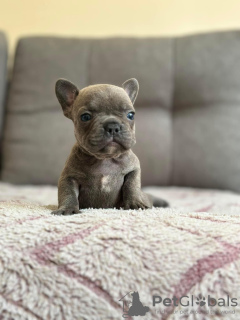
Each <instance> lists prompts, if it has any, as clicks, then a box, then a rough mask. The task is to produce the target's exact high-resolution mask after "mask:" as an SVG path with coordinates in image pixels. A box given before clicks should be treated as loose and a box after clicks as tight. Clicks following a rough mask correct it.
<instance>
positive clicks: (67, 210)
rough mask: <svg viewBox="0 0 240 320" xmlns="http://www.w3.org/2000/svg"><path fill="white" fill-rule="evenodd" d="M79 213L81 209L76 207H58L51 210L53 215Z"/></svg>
mask: <svg viewBox="0 0 240 320" xmlns="http://www.w3.org/2000/svg"><path fill="white" fill-rule="evenodd" d="M76 213H81V211H80V210H79V209H78V208H76V207H73V208H59V209H58V210H55V211H52V214H53V215H55V216H70V215H72V214H76Z"/></svg>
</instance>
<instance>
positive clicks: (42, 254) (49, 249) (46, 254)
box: [31, 224, 102, 264]
mask: <svg viewBox="0 0 240 320" xmlns="http://www.w3.org/2000/svg"><path fill="white" fill-rule="evenodd" d="M101 226H102V224H98V225H96V226H94V227H92V228H87V229H83V230H81V231H80V232H77V233H73V234H69V235H67V236H65V237H63V238H61V239H58V240H55V241H52V242H49V243H47V244H45V245H43V246H40V247H37V248H35V249H34V250H33V251H31V255H32V256H33V257H35V258H36V260H37V261H38V262H39V263H42V264H49V263H50V261H51V260H50V258H51V255H53V254H56V252H58V251H59V250H60V249H61V248H62V247H65V246H67V245H68V244H71V243H74V242H75V241H77V240H80V239H81V240H82V239H84V238H85V237H87V236H89V235H90V234H91V233H92V232H93V231H95V230H97V229H98V228H100V227H101Z"/></svg>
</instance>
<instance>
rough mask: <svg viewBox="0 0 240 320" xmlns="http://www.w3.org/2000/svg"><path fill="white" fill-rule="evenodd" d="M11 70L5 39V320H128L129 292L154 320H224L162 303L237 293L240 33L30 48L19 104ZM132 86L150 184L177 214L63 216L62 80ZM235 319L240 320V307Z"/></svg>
mask: <svg viewBox="0 0 240 320" xmlns="http://www.w3.org/2000/svg"><path fill="white" fill-rule="evenodd" d="M6 65H7V44H6V40H5V37H4V35H3V34H0V121H1V123H0V130H1V131H0V138H1V150H0V155H1V182H0V209H1V210H2V215H1V211H0V224H1V226H2V230H3V231H2V237H1V236H0V249H1V252H2V253H1V254H0V275H1V277H2V278H1V279H3V280H2V282H0V314H1V315H2V318H1V317H0V318H1V319H10V318H11V319H12V318H13V319H104V320H105V319H107V318H108V319H120V318H121V317H122V314H125V316H126V310H123V311H122V302H121V301H120V300H119V299H120V298H121V297H122V296H124V295H125V294H127V292H129V291H139V293H140V295H141V300H142V302H143V303H144V304H145V305H148V306H149V307H150V311H149V312H148V314H147V315H146V316H149V317H150V316H151V319H186V318H189V319H220V318H222V317H225V315H224V314H223V313H222V309H221V306H218V305H216V307H215V306H214V307H215V309H214V307H213V306H211V305H210V309H211V310H213V309H214V310H213V311H216V313H215V315H212V316H210V315H209V313H208V310H209V309H204V308H205V307H204V308H203V309H201V308H200V307H201V306H198V307H199V308H200V311H202V313H201V312H200V311H199V313H198V314H197V315H196V314H195V315H194V313H191V311H194V310H195V309H194V307H193V306H192V307H190V306H189V307H187V311H188V314H187V315H186V308H185V309H184V306H179V309H178V314H177V315H176V314H174V311H175V310H176V307H175V306H173V305H171V306H168V307H167V308H165V309H166V310H167V311H166V312H160V311H159V312H157V311H158V310H159V309H158V310H157V309H156V308H154V306H153V304H152V299H151V297H152V296H153V295H158V296H161V297H165V298H166V297H170V298H171V297H173V295H175V296H177V297H178V298H179V297H180V296H183V295H189V296H190V295H193V296H198V294H202V295H205V296H206V298H207V295H208V294H210V295H213V296H214V297H215V298H216V299H217V298H220V297H222V296H223V295H225V294H226V292H227V293H228V294H229V295H230V296H231V297H232V298H234V297H236V295H237V294H238V293H239V289H238V288H239V285H240V277H239V270H240V265H239V254H240V241H239V240H240V236H239V232H240V227H239V218H238V215H239V213H240V210H239V207H240V196H239V195H238V193H239V192H240V161H239V158H240V143H239V141H240V126H239V122H240V32H239V31H232V32H217V33H209V34H200V35H191V36H184V37H179V38H114V39H112V38H110V39H77V38H60V37H59V38H57V37H25V38H22V39H20V40H19V42H18V45H17V49H16V54H15V59H14V69H13V74H12V76H11V79H10V89H9V92H8V94H6V88H7V86H6V78H7V77H6ZM132 77H135V78H137V79H138V81H139V84H140V92H139V96H138V98H137V101H136V104H135V106H136V132H137V144H136V147H135V152H136V154H137V155H138V156H139V159H140V162H141V166H142V184H143V186H145V187H148V188H147V189H148V190H149V192H152V193H153V194H157V195H161V196H162V197H164V198H166V199H167V200H168V201H169V202H170V205H171V208H169V209H152V210H147V211H146V212H143V211H141V210H140V211H137V212H134V210H133V211H131V210H129V211H126V212H124V211H123V210H120V211H117V210H115V209H112V210H111V209H109V210H92V209H89V210H85V212H84V213H83V214H82V215H76V216H72V217H52V216H51V215H50V212H51V209H52V205H56V201H57V196H56V184H57V180H58V178H59V175H60V173H61V170H62V168H63V165H64V162H65V161H66V157H67V156H68V154H69V152H70V150H71V147H72V145H73V143H74V135H73V126H72V123H71V121H69V120H68V119H66V118H65V117H64V116H63V115H62V111H61V108H60V106H59V104H58V102H57V99H56V97H55V93H54V85H55V82H56V79H58V78H66V79H68V80H70V81H72V82H74V83H76V84H77V85H78V86H79V88H81V87H85V86H87V85H90V84H96V83H109V84H114V85H121V84H122V83H123V82H124V81H125V80H127V79H129V78H132ZM6 97H7V98H6ZM3 119H4V121H3ZM149 186H155V188H149ZM156 186H158V187H159V186H161V187H159V188H156ZM173 186H175V187H173ZM176 186H177V187H176ZM191 188H196V189H191ZM201 188H203V189H201ZM213 189H215V190H213ZM220 189H224V190H226V191H220ZM234 192H236V193H234ZM41 197H42V198H41ZM49 205H50V206H49ZM102 226H103V227H102ZM176 244H178V245H177V246H176ZM53 249H54V250H53ZM64 250H65V251H64ZM233 279H235V281H233ZM14 286H15V290H13V288H14ZM13 291H14V292H13ZM130 298H131V296H130ZM130 298H129V299H130ZM198 299H199V298H198ZM130 302H131V299H130ZM126 305H127V304H126ZM159 306H160V304H159ZM195 307H197V305H196V306H195ZM208 307H209V305H208ZM206 308H207V306H206ZM229 310H230V311H229ZM231 310H232V311H234V313H231ZM181 311H182V313H181ZM227 311H229V313H228V316H227V319H238V318H239V308H238V307H236V308H235V307H232V309H231V308H230V309H228V310H227ZM184 312H185V313H184ZM237 314H238V315H237ZM126 317H127V316H126ZM129 319H130V316H129ZM146 319H148V318H146ZM149 319H150V318H149Z"/></svg>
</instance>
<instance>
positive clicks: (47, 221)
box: [0, 183, 240, 320]
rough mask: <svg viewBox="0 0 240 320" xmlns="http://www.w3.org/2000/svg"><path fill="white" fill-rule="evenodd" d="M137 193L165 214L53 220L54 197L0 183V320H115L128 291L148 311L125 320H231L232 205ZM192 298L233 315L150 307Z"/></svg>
mask: <svg viewBox="0 0 240 320" xmlns="http://www.w3.org/2000/svg"><path fill="white" fill-rule="evenodd" d="M147 191H148V192H151V193H153V194H155V195H158V196H159V195H161V197H163V198H164V199H166V200H168V201H169V202H170V204H171V208H167V209H158V208H153V209H151V210H145V211H143V210H139V211H134V210H129V211H124V210H115V209H108V210H93V209H88V210H83V213H82V214H77V215H73V216H66V217H59V216H52V215H51V214H50V212H51V210H52V209H53V208H54V206H53V205H54V204H56V200H57V192H56V188H54V187H34V186H28V187H21V186H11V185H8V184H3V183H0V228H1V233H0V319H14V320H15V319H16V320H17V319H44V320H46V319H67V320H68V319H71V320H72V319H78V320H80V319H87V320H95V319H96V320H98V319H99V320H100V319H101V320H106V319H119V320H120V319H122V315H123V313H126V311H124V312H123V310H122V301H119V299H120V298H122V297H123V296H124V295H126V294H127V293H129V291H138V292H139V295H140V299H141V302H142V303H143V305H144V306H148V307H149V309H150V310H149V312H147V313H146V315H145V316H144V317H140V316H139V317H134V318H131V317H130V316H129V317H128V319H144V320H146V319H149V320H150V319H162V320H166V319H169V320H170V319H171V320H173V319H174V320H178V319H198V320H203V319H239V318H240V307H239V305H240V297H239V288H240V258H239V255H240V219H239V214H240V196H239V195H237V194H234V193H230V192H220V191H214V190H196V189H186V188H148V190H147ZM12 199H14V201H13V200H12ZM199 294H201V295H202V296H204V297H205V298H206V300H205V301H207V299H208V295H210V296H211V297H213V298H216V299H220V298H222V299H225V300H226V301H227V296H229V297H230V298H237V302H238V304H239V305H238V306H234V307H232V306H229V307H228V306H218V305H216V306H213V307H208V306H207V305H204V306H199V305H197V304H196V303H195V302H194V306H193V307H192V306H188V307H183V306H173V304H172V305H171V306H168V307H167V306H163V304H162V303H161V304H158V305H156V306H153V304H152V296H153V295H158V296H161V297H162V298H170V299H171V298H172V297H173V296H176V297H177V298H180V297H181V296H189V297H191V296H193V297H194V301H197V300H196V299H197V298H199ZM130 296H131V295H130ZM126 299H130V298H129V295H127V296H126ZM186 299H187V298H186ZM200 300H201V299H200ZM129 301H130V302H131V300H129ZM184 302H185V300H184ZM210 311H211V312H210Z"/></svg>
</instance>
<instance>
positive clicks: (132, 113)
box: [127, 112, 134, 120]
mask: <svg viewBox="0 0 240 320" xmlns="http://www.w3.org/2000/svg"><path fill="white" fill-rule="evenodd" d="M127 118H128V119H129V120H134V112H129V113H128V115H127Z"/></svg>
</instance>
